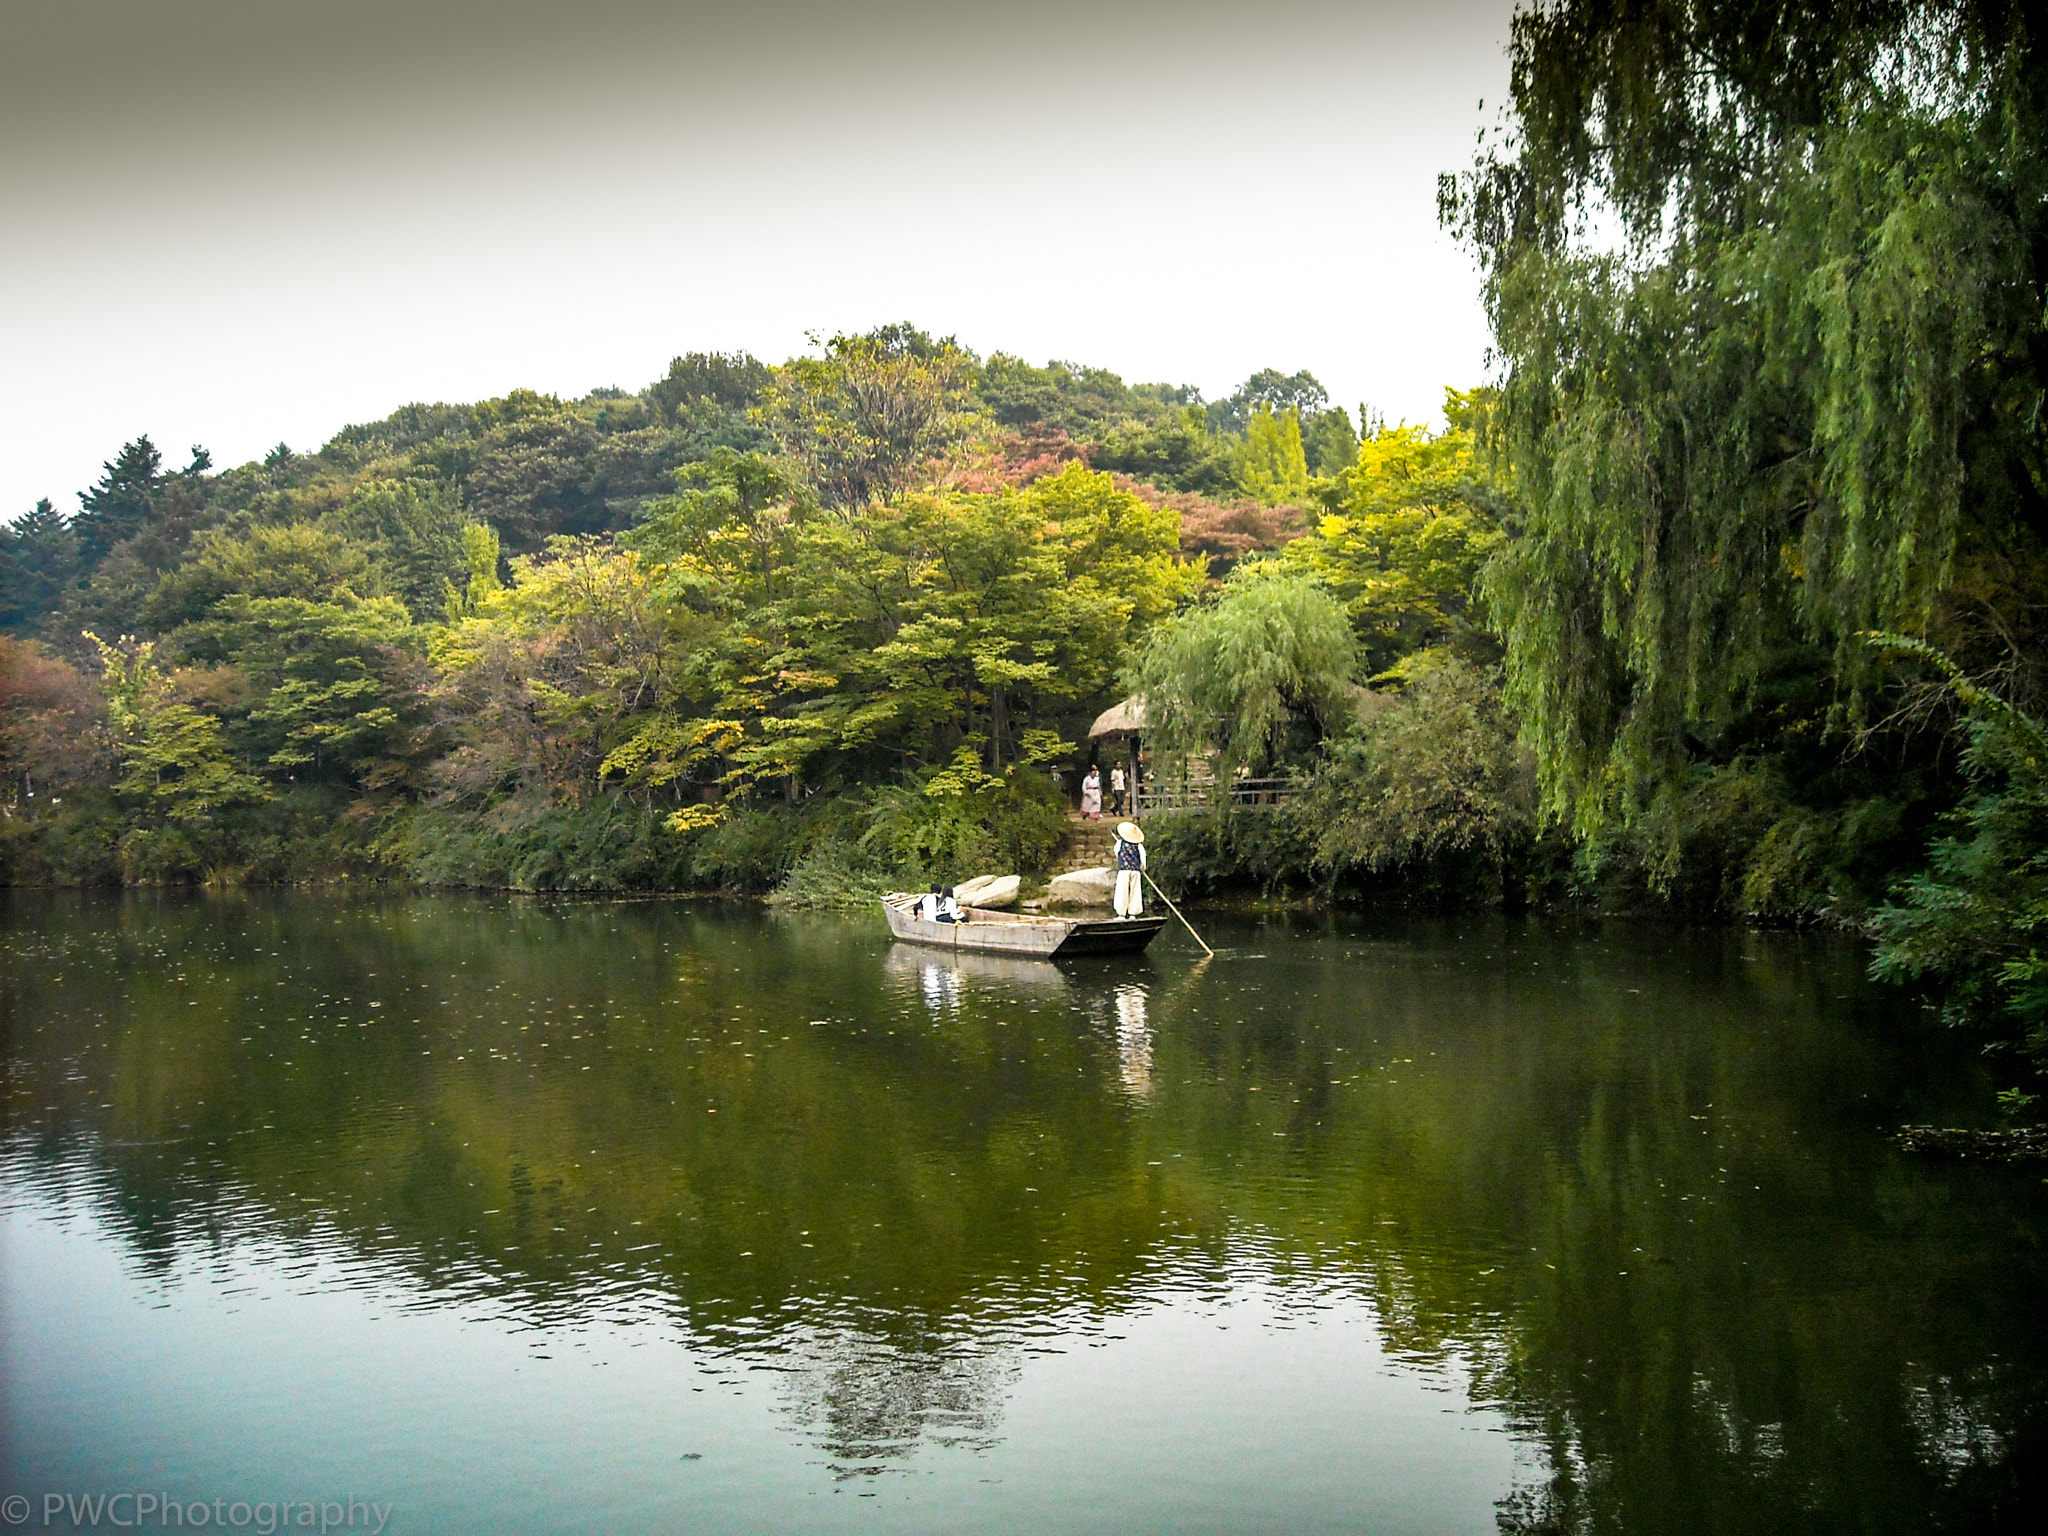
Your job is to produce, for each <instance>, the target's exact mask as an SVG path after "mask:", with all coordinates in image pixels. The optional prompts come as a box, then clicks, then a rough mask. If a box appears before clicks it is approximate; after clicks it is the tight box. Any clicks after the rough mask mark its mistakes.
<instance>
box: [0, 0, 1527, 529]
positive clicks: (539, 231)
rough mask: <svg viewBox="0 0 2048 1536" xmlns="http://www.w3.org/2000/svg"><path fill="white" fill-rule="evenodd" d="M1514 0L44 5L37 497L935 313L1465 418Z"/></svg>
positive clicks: (28, 75)
mask: <svg viewBox="0 0 2048 1536" xmlns="http://www.w3.org/2000/svg"><path fill="white" fill-rule="evenodd" d="M1512 9H1513V0H1440V3H1436V4H1431V5H1426V6H1424V5H1389V4H1373V3H1362V4H1361V3H1354V4H1349V5H1342V4H1331V3H1327V0H1269V3H1267V4H1264V5H1260V6H1250V5H1238V6H1220V5H1215V4H1213V3H1211V0H1179V3H1164V0H1095V3H1088V4H1081V3H1070V0H1050V3H1040V4H1014V3H1013V4H1004V5H994V4H979V3H974V0H956V3H953V4H936V3H929V0H895V3H891V4H872V3H864V0H842V3H838V4H830V3H822V0H808V3H799V0H760V3H755V4H752V5H748V6H746V7H744V8H743V10H742V8H740V7H736V6H732V5H724V6H709V5H702V4H699V3H696V0H667V3H664V0H584V3H582V4H579V5H574V6H569V5H560V4H553V3H547V4H541V3H524V0H499V3H484V0H404V3H398V0H63V3H60V0H40V3H36V0H0V208H4V210H5V221H4V226H0V234H4V238H0V338H4V348H0V357H4V363H0V370H4V378H0V389H4V392H5V395H4V400H0V449H4V452H0V515H4V516H6V517H10V518H11V517H14V516H18V515H19V514H20V513H22V512H25V511H27V510H28V508H29V507H30V506H31V505H33V503H34V501H35V499H36V498H37V497H38V496H49V497H51V498H52V499H53V500H55V501H56V502H57V504H58V505H59V506H60V507H62V508H64V509H65V510H67V511H69V510H73V509H75V507H76V505H77V503H76V500H75V493H76V492H77V491H78V490H80V489H82V488H83V487H85V486H86V485H87V484H89V483H90V482H91V480H92V479H93V478H94V477H95V476H96V475H97V473H98V470H99V465H100V463H101V461H102V460H104V459H107V458H110V457H111V456H112V455H113V453H114V452H115V450H116V449H117V448H118V447H119V445H120V444H121V443H122V442H123V441H125V440H127V439H129V438H132V437H134V436H135V435H136V434H138V433H142V432H147V433H149V434H150V435H151V436H152V437H153V438H154V439H155V440H156V442H157V443H158V444H159V445H160V446H161V447H162V448H163V449H164V450H165V456H166V457H167V458H169V459H173V460H174V461H177V462H182V461H183V459H184V455H185V452H186V450H187V448H188V446H189V445H191V444H193V443H203V444H205V445H206V446H207V447H208V448H209V449H210V450H211V451H212V453H213V456H214V461H215V463H216V464H217V465H222V466H225V465H228V464H232V463H239V462H241V461H243V460H246V459H250V458H254V457H259V456H260V455H261V454H262V453H263V452H264V450H265V449H267V448H268V447H269V446H270V445H272V444H274V443H277V442H279V441H284V442H288V443H290V444H291V445H292V446H293V447H294V448H299V449H307V448H312V447H315V446H317V445H318V444H319V443H321V442H322V441H324V440H325V439H326V438H327V437H328V436H330V435H331V434H332V433H333V432H334V431H335V430H336V429H338V428H339V427H341V426H342V425H344V424H345V423H348V422H352V421H364V420H371V419H375V418H377V417H379V416H383V415H385V414H387V413H388V412H389V411H391V410H392V409H393V408H395V407H396V406H398V405H400V404H402V403H404V402H406V401H408V400H420V399H425V400H436V399H439V400H468V399H478V398H482V397H486V396H490V395H496V394H502V393H503V392H504V391H506V390H507V389H510V388H513V387H515V386H520V385H524V386H527V387H531V388H535V389H541V390H547V391H553V392H556V393H559V394H563V395H577V394H582V393H583V392H585V391H587V390H589V389H591V388H594V387H597V386H600V385H608V384H611V385H617V386H619V387H621V388H625V389H637V388H640V387H642V386H643V385H645V384H646V383H647V382H648V381H650V380H651V379H653V378H655V377H657V376H658V375H659V374H661V373H662V372H663V371H664V369H665V368H666V366H667V363H668V359H669V358H670V357H671V356H673V355H674V354H676V353H678V352H684V351H692V350H733V349H740V348H744V349H747V350H750V351H752V352H754V353H755V354H756V355H758V356H760V357H762V358H764V359H766V360H768V361H771V362H774V361H780V360H781V359H783V358H784V357H786V356H788V355H790V354H791V353H794V352H798V351H801V350H803V349H804V347H805V340H804V336H805V333H806V332H807V331H814V330H816V331H826V332H829V331H833V330H853V329H862V328H865V327H867V326H870V325H873V324H876V323H879V322H882V321H886V320H894V319H910V320H914V321H916V322H917V323H918V324H920V325H923V326H925V327H926V328H927V329H930V330H933V331H935V332H939V333H954V334H957V335H958V336H959V337H960V339H961V340H962V341H963V342H965V343H966V344H967V345H969V346H971V347H973V348H975V349H976V350H977V351H979V352H982V353H984V354H986V353H987V352H989V351H992V350H996V349H1001V350H1004V351H1008V352H1013V353H1018V354H1021V355H1023V356H1025V357H1027V358H1029V359H1031V360H1032V361H1034V362H1042V361H1044V360H1045V359H1047V358H1048V357H1063V358H1071V359H1076V360H1080V361H1085V362H1090V363H1096V364H1100V365H1102V366H1105V367H1109V368H1113V369H1115V370H1116V371H1117V372H1119V373H1121V374H1122V375H1123V376H1124V377H1125V378H1126V379H1128V380H1131V381H1133V382H1136V381H1140V380H1155V379H1158V380H1169V381H1172V382H1176V383H1180V382H1185V383H1192V384H1196V385H1199V386H1200V387H1201V388H1202V390H1203V391H1204V392H1205V393H1206V394H1208V395H1209V396H1211V397H1212V398H1213V397H1214V396H1217V395H1220V394H1224V393H1227V392H1228V391H1229V390H1230V389H1231V388H1233V387H1234V386H1235V385H1236V384H1237V383H1238V382H1239V381H1240V380H1242V379H1243V378H1244V377H1245V376H1247V375H1248V374H1250V373H1251V372H1253V371H1254V370H1256V369H1258V368H1262V367H1276V368H1281V369H1285V370H1288V371H1292V370H1294V369H1296V368H1309V369H1312V370H1313V371H1314V372H1315V373H1316V375H1317V376H1318V377H1319V378H1320V379H1321V380H1322V381H1323V382H1324V384H1325V385H1327V386H1328V387H1329V389H1330V392H1331V394H1332V395H1333V396H1334V397H1335V398H1336V399H1338V400H1339V401H1341V402H1343V403H1345V404H1347V405H1350V406H1352V407H1354V408H1355V407H1356V405H1357V403H1358V402H1359V401H1361V400H1364V401H1368V402H1370V403H1371V404H1372V405H1374V406H1375V407H1377V408H1378V409H1380V410H1381V411H1382V412H1384V413H1385V414H1386V415H1387V416H1389V417H1390V418H1400V417H1406V418H1408V419H1410V420H1424V419H1433V418H1434V417H1435V415H1436V412H1437V406H1438V403H1439V401H1440V399H1441V391H1442V387H1443V386H1444V385H1445V384H1459V385H1464V384H1469V383H1472V382H1475V381H1477V380H1478V379H1480V378H1481V377H1482V376H1483V375H1484V371H1485V351H1486V332H1485V326H1484V322H1483V317H1482V315H1481V313H1480V308H1479V303H1478V282H1477V276H1476V273H1475V271H1474V269H1473V267H1472V266H1471V264H1470V263H1469V262H1468V260H1467V259H1466V258H1465V256H1464V255H1463V254H1462V253H1461V252H1460V251H1458V250H1457V249H1456V248H1455V247H1454V246H1453V245H1452V244H1451V243H1450V241H1448V240H1447V239H1446V238H1445V237H1444V236H1443V235H1442V234H1440V233H1439V232H1438V230H1437V227H1436V212H1435V196H1436V177H1437V175H1438V173H1439V172H1440V171H1444V170H1454V169H1459V168H1462V167H1463V166H1464V165H1465V164H1467V163H1468V162H1469V161H1470V159H1471V155H1472V150H1473V141H1474V136H1475V134H1476V133H1477V131H1478V129H1479V128H1480V127H1481V126H1482V125H1484V124H1488V123H1491V122H1493V121H1494V120H1495V117H1496V114H1497V110H1498V106H1499V103H1500V101H1501V100H1502V99H1503V97H1504V96H1505V94H1506V85H1507V62H1506V54H1505V46H1506V42H1507V30H1508V20H1509V16H1510V13H1511V11H1512ZM1482 98H1483V99H1484V101H1485V104H1486V105H1485V107H1484V109H1483V110H1482V108H1481V106H1480V102H1481V99H1482Z"/></svg>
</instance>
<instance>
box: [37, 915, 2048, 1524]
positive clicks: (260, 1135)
mask: <svg viewBox="0 0 2048 1536" xmlns="http://www.w3.org/2000/svg"><path fill="white" fill-rule="evenodd" d="M5 900H6V905H5V906H4V908H0V911H4V914H5V915H4V929H0V944H4V953H0V963H4V981H5V1031H6V1046H5V1050H6V1078H5V1100H4V1106H5V1107H4V1117H5V1118H4V1127H5V1128H4V1140H0V1309H4V1310H0V1382H4V1384H0V1414H4V1418H0V1443H4V1467H0V1494H18V1495H21V1496H24V1497H26V1498H28V1499H29V1500H30V1501H31V1503H30V1506H29V1508H30V1518H29V1525H30V1526H31V1527H32V1528H37V1529H41V1528H45V1527H44V1524H43V1521H44V1516H45V1512H46V1509H48V1508H51V1506H47V1505H46V1504H45V1500H46V1498H47V1497H49V1496H50V1495H53V1494H55V1495H69V1496H73V1497H80V1496H92V1495H96V1494H121V1493H136V1494H144V1495H147V1496H148V1498H147V1499H145V1500H144V1501H142V1502H141V1503H122V1504H119V1505H117V1506H114V1507H113V1508H112V1509H111V1510H109V1509H104V1508H103V1510H102V1515H101V1519H102V1528H108V1527H109V1526H110V1525H111V1517H112V1516H116V1515H118V1516H120V1517H122V1518H135V1517H136V1515H137V1514H138V1513H140V1514H143V1517H144V1518H143V1526H144V1528H156V1527H157V1526H159V1525H160V1524H161V1516H158V1515H155V1514H153V1513H149V1512H148V1511H150V1510H151V1508H152V1505H160V1504H161V1502H162V1501H164V1500H169V1501H171V1502H174V1503H178V1504H180V1505H181V1512H182V1513H183V1514H185V1515H186V1516H188V1517H190V1516H191V1510H192V1508H193V1507H196V1504H195V1501H203V1502H204V1503H205V1504H206V1505H207V1508H206V1510H205V1511H203V1513H204V1514H206V1516H207V1517H208V1518H209V1519H211V1518H212V1517H213V1515H214V1514H215V1513H216V1511H215V1509H214V1507H213V1504H212V1501H214V1500H216V1499H218V1500H221V1501H223V1502H222V1503H221V1505H220V1506H219V1508H218V1511H217V1513H218V1514H219V1515H220V1516H221V1517H222V1519H223V1520H224V1521H225V1522H226V1523H227V1524H228V1525H229V1527H230V1528H231V1529H243V1530H256V1529H260V1528H261V1524H262V1522H263V1521H264V1520H265V1519H266V1518H270V1519H271V1520H273V1521H274V1520H275V1519H276V1518H277V1512H276V1510H275V1509H271V1510H270V1513H269V1515H268V1516H267V1517H266V1514H265V1510H266V1509H268V1508H270V1506H272V1505H276V1504H278V1503H279V1502H280V1501H283V1502H284V1503H285V1505H286V1508H285V1514H286V1516H287V1517H288V1518H292V1519H299V1518H309V1519H310V1518H315V1517H316V1513H318V1512H320V1510H319V1507H320V1506H321V1505H323V1504H325V1503H327V1502H328V1501H332V1502H333V1507H332V1509H331V1510H327V1511H324V1514H325V1517H326V1518H327V1519H328V1520H329V1521H330V1528H333V1527H336V1526H339V1527H341V1528H354V1529H370V1528H372V1527H373V1525H374V1524H375V1521H376V1517H375V1516H373V1515H372V1514H371V1513H370V1509H369V1506H371V1505H375V1506H378V1507H383V1506H389V1509H388V1512H387V1514H386V1515H385V1517H384V1518H386V1519H387V1521H388V1524H387V1525H386V1528H387V1529H389V1530H392V1531H399V1532H472V1531H473V1532H511V1531H519V1532H524V1531H534V1532H630V1533H637V1532H656V1531H660V1532H667V1531H706V1532H725V1531H735V1532H738V1531H746V1532H780V1531H792V1532H795V1531H835V1530H840V1529H853V1530H863V1531H898V1530H902V1531H947V1532H955V1531H988V1532H1002V1531H1019V1532H1023V1531H1030V1532H1098V1531H1099V1532H1112V1531H1113V1532H1143V1531H1217V1532H1243V1531H1288V1532H1295V1531H1301V1532H1310V1531H1342V1532H1410V1531H1416V1532H1420V1531H1488V1530H1493V1529H1495V1528H1496V1527H1497V1526H1503V1527H1507V1528H1510V1529H1517V1530H1522V1529H1527V1530H1597V1531H1609V1530H1614V1531H1657V1532H1664V1531H1669V1532H1681V1531H1682V1532H1688V1533H1699V1532H1716V1531H1758V1532H1780V1531H1837V1530H1840V1531H1852V1530H1853V1531H1913V1530H1933V1529H1954V1530H1982V1529H1988V1528H1993V1527H1995V1526H1998V1525H2000V1524H2001V1523H2009V1524H2013V1525H2016V1526H2017V1525H2019V1524H2020V1523H2021V1522H2022V1521H2026V1520H2027V1518H2028V1516H2029V1515H2032V1514H2034V1513H2035V1510H2034V1508H2033V1506H2034V1505H2035V1504H2036V1503H2037V1502H2038V1496H2039V1495H2040V1493H2041V1492H2042V1491H2043V1484H2044V1481H2048V1478H2044V1476H2043V1474H2042V1472H2041V1471H2040V1470H2039V1469H2041V1468H2044V1467H2048V1454H2044V1449H2048V1448H2044V1444H2043V1441H2044V1434H2043V1430H2044V1424H2048V1413H2044V1410H2048V1350H2044V1347H2043V1338H2044V1329H2043V1319H2044V1315H2048V1314H2044V1310H2043V1301H2044V1299H2048V1296H2044V1291H2048V1287H2044V1284H2043V1281H2044V1263H2043V1253H2042V1241H2041V1239H2042V1234H2043V1230H2044V1222H2043V1216H2044V1209H2048V1208H2044V1201H2043V1198H2042V1189H2043V1186H2042V1183H2041V1179H2040V1170H2039V1169H2038V1168H2036V1169H2034V1170H2031V1171H2019V1172H2015V1171H2011V1170H2001V1169H1987V1168H1982V1167H1969V1166H1960V1165H1941V1164H1930V1163H1926V1162H1922V1161H1917V1160H1914V1159H1911V1158H1907V1157H1905V1156H1903V1155H1901V1154H1898V1153H1896V1152H1894V1151H1893V1150H1892V1149H1891V1148H1890V1147H1889V1145H1888V1143H1887V1142H1886V1141H1885V1140H1884V1133H1885V1132H1886V1131H1887V1130H1888V1129H1890V1128H1891V1127H1893V1126H1896V1125H1897V1124H1899V1123H1901V1122H1902V1121H1917V1120H1943V1119H1953V1118H1954V1117H1955V1116H1957V1115H1959V1114H1966V1113H1968V1109H1967V1106H1970V1105H1973V1104H1981V1103H1982V1102H1983V1099H1984V1094H1985V1083H1984V1080H1983V1079H1982V1078H1981V1076H1980V1075H1979V1069H1978V1066H1977V1065H1976V1063H1975V1062H1974V1059H1973V1058H1971V1057H1969V1056H1967V1055H1965V1054H1963V1053H1962V1052H1960V1051H1959V1050H1958V1049H1957V1047H1956V1043H1955V1042H1954V1041H1953V1040H1951V1039H1948V1038H1946V1037H1942V1036H1940V1035H1938V1034H1937V1033H1936V1032H1934V1031H1933V1030H1931V1029H1930V1028H1929V1026H1928V1025H1927V1024H1926V1022H1925V1019H1926V1016H1925V1015H1923V1014H1921V1013H1919V1012H1918V1011H1917V1010H1914V1009H1912V1008H1910V1007H1907V1006H1904V1005H1902V1004H1901V1003H1900V1002H1899V1001H1898V1000H1897V999H1896V998H1893V997H1892V996H1890V995H1888V994H1885V993H1882V992H1879V991H1876V990H1874V989H1872V988H1869V987H1868V986H1866V985H1865V984H1864V983H1863V982H1862V981H1861V979H1860V970H1861V958H1860V956H1859V955H1858V953H1857V952H1856V950H1855V948H1854V947H1853V946H1850V945H1847V944H1844V943H1841V942H1839V941H1834V940H1826V939H1818V938H1812V937H1801V936H1796V935H1783V934H1754V933H1743V932H1720V931H1676V930H1669V929H1656V928H1642V927H1633V926H1618V925H1613V924H1609V925H1604V926H1601V927H1598V928H1592V927H1568V926H1558V925H1555V924H1545V923H1536V922H1530V923H1519V922H1509V921H1471V920H1468V921H1462V922H1460V921H1386V920H1363V919H1352V920H1334V921H1325V920H1316V921H1303V922H1296V923H1292V924H1287V923H1275V924H1267V925H1259V926H1254V925H1252V924H1250V923H1239V924H1237V925H1236V926H1235V927H1233V926H1232V924H1231V923H1230V922H1229V921H1227V920H1222V919H1211V920H1210V925H1211V926H1212V928H1213V930H1214V931H1213V932H1212V933H1211V935H1210V936H1211V939H1212V942H1215V943H1217V944H1218V945H1219V947H1221V948H1224V949H1225V953H1224V954H1223V955H1222V956H1221V957H1220V958H1218V959H1217V960H1216V961H1214V962H1213V963H1211V964H1208V965H1206V966H1198V965H1196V964H1195V959H1196V955H1195V952H1194V951H1193V949H1192V947H1191V946H1189V945H1188V944H1187V942H1186V940H1185V939H1176V938H1175V937H1173V936H1169V937H1168V938H1166V939H1163V940H1162V941H1161V942H1160V944H1159V945H1158V946H1156V948H1155V952H1154V953H1153V954H1151V955H1149V956H1147V957H1146V958H1145V959H1143V960H1142V961H1139V962H1136V963H1131V962H1127V961H1126V962H1110V961H1097V962H1093V963H1088V964H1073V965H1069V966H1064V967H1054V966H1052V965H1047V964H1043V963H1038V964H1031V963H1021V962H1004V963H998V962H982V963H980V964H976V963H974V962H972V961H967V962H963V963H960V964H959V965H957V966H956V965H954V964H952V963H949V962H947V961H946V960H943V959H941V958H938V957H935V956H933V955H930V954H928V953H926V952H924V951H920V950H915V949H911V948H905V947H893V946H892V945H891V943H890V941H889V940H888V938H887V935H886V933H884V932H883V931H882V928H881V924H880V922H879V920H878V919H876V920H851V919H847V920H842V919H831V918H816V917H802V918H794V917H777V916H774V915H771V914H767V913H763V912H761V911H759V910H757V909H750V908H749V909H742V908H725V907H707V906H702V905H686V904H675V903H635V904H601V905H547V904H540V903H523V902H513V901H500V900H483V899H477V900H451V899H440V898H417V899H416V898H402V899H401V898H392V899H375V898H369V899H365V898H356V899H323V898H317V897H307V896H279V897H273V896H247V897H243V896H230V897H203V896H190V897H163V898H129V899H117V898H112V897H108V898H86V897H45V896H34V895H16V896H13V897H11V898H5ZM351 1499H355V1500H359V1501H361V1505H360V1506H359V1507H358V1509H356V1510H354V1511H350V1510H349V1509H348V1506H347V1505H346V1503H345V1502H344V1501H348V1500H351ZM237 1501H240V1505H241V1506H242V1507H240V1508H239V1509H238V1508H237ZM299 1501H306V1502H305V1503H303V1504H302V1503H300V1502H299ZM84 1508H85V1507H84V1506H79V1513H78V1517H77V1522H78V1523H83V1522H84V1521H85V1520H86V1519H87V1518H88V1517H87V1515H86V1514H85V1512H84ZM299 1511H303V1516H301V1514H299V1513H297V1512H299ZM238 1515H239V1517H240V1522H239V1524H238V1523H237V1520H236V1517H237V1516H238ZM344 1520H346V1521H349V1522H352V1527H351V1526H350V1525H346V1524H344V1523H343V1522H344ZM73 1525H74V1518H73V1511H72V1508H71V1507H69V1506H66V1507H63V1508H60V1509H58V1510H57V1512H56V1514H55V1515H54V1517H53V1518H52V1519H51V1521H50V1523H49V1526H48V1528H52V1529H69V1528H72V1527H73ZM187 1528H189V1524H188V1526H187ZM2029 1528H2031V1524H2029Z"/></svg>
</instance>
